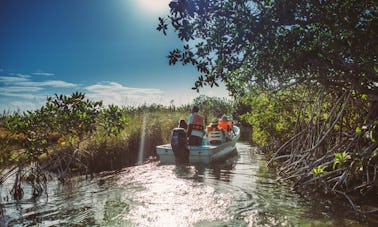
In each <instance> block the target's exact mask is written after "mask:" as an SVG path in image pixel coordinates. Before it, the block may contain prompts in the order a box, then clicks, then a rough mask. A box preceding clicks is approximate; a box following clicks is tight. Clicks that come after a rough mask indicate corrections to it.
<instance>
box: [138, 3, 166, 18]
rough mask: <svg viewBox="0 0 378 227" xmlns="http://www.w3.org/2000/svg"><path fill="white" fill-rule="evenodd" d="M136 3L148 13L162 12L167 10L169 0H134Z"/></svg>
mask: <svg viewBox="0 0 378 227" xmlns="http://www.w3.org/2000/svg"><path fill="white" fill-rule="evenodd" d="M134 2H135V3H136V5H137V6H138V7H139V8H140V9H141V10H143V11H145V12H146V13H149V14H154V15H157V14H162V13H166V12H168V10H169V6H168V5H169V3H170V2H171V0H134Z"/></svg>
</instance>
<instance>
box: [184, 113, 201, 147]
mask: <svg viewBox="0 0 378 227" xmlns="http://www.w3.org/2000/svg"><path fill="white" fill-rule="evenodd" d="M198 112H199V108H198V106H193V108H192V113H191V115H190V116H189V121H188V123H189V128H188V134H187V135H188V137H189V145H190V146H201V145H202V136H203V130H204V126H205V121H204V118H203V117H202V116H201V115H200V114H199V113H198Z"/></svg>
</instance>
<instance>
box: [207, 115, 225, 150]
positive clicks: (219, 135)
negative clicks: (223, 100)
mask: <svg viewBox="0 0 378 227" xmlns="http://www.w3.org/2000/svg"><path fill="white" fill-rule="evenodd" d="M206 137H207V140H208V141H209V143H210V144H211V145H219V144H221V143H223V142H224V141H225V140H226V138H227V133H226V131H225V130H224V129H221V128H219V127H218V119H217V118H216V119H214V120H213V121H212V122H211V123H210V124H209V125H208V126H206Z"/></svg>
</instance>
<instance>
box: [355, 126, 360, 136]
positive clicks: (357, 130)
mask: <svg viewBox="0 0 378 227" xmlns="http://www.w3.org/2000/svg"><path fill="white" fill-rule="evenodd" d="M356 134H357V135H360V134H361V128H360V127H357V128H356Z"/></svg>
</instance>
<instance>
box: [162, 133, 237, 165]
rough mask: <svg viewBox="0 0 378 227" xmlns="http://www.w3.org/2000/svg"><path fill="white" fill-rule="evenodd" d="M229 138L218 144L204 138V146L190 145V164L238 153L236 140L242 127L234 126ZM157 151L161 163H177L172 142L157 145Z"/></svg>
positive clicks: (220, 159)
mask: <svg viewBox="0 0 378 227" xmlns="http://www.w3.org/2000/svg"><path fill="white" fill-rule="evenodd" d="M229 138H230V139H229V140H228V141H226V142H223V143H221V144H218V145H212V144H209V141H208V139H207V138H203V142H202V144H203V145H202V146H189V164H211V163H214V162H220V161H223V160H226V159H227V158H228V157H230V156H232V155H234V154H236V153H237V150H236V141H237V140H238V139H239V138H240V128H239V127H237V126H233V130H232V131H231V132H230V135H229ZM156 153H157V155H158V156H159V158H160V163H161V164H163V165H164V164H175V163H176V160H175V155H174V153H173V150H172V146H171V144H164V145H159V146H156Z"/></svg>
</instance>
